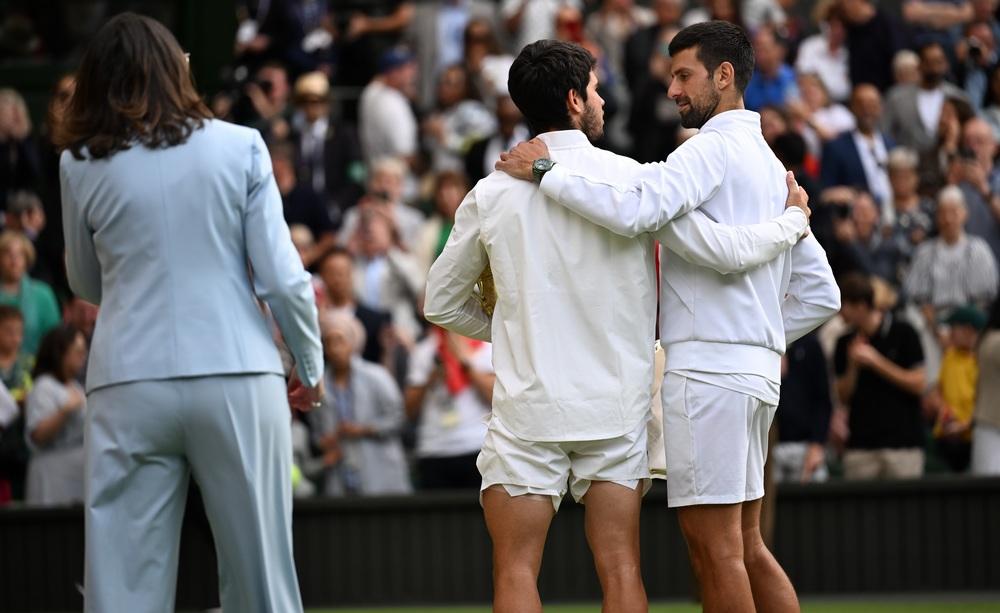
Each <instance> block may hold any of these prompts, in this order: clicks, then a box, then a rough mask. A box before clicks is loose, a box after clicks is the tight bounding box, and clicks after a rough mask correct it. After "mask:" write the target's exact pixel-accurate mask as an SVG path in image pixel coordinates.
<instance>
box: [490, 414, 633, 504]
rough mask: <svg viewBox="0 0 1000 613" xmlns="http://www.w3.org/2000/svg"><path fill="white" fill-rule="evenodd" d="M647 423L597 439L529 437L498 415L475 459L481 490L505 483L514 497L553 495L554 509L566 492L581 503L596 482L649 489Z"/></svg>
mask: <svg viewBox="0 0 1000 613" xmlns="http://www.w3.org/2000/svg"><path fill="white" fill-rule="evenodd" d="M647 438H648V435H647V434H646V422H645V421H643V422H642V423H641V424H639V426H637V427H636V429H635V430H634V431H632V432H630V433H628V434H626V435H624V436H619V437H616V438H610V439H605V440H599V441H572V442H558V443H548V442H538V441H526V440H524V439H521V438H519V437H518V436H517V435H516V434H514V433H513V432H511V431H510V430H508V429H507V427H506V426H504V425H503V423H502V422H501V421H500V420H499V419H498V418H497V416H496V415H494V416H493V417H492V418H491V419H490V424H489V429H488V430H487V432H486V440H484V441H483V448H482V451H480V453H479V457H478V458H477V460H476V466H477V467H478V468H479V473H480V474H481V475H482V476H483V484H482V487H481V488H480V501H481V500H482V494H481V492H482V491H485V490H486V488H489V487H492V486H494V485H499V486H503V488H504V489H505V490H506V491H507V493H508V494H510V495H511V496H523V495H525V494H537V495H542V496H549V497H550V498H551V499H552V506H553V507H554V508H555V510H556V511H558V510H559V504H560V502H562V498H563V496H564V495H565V494H566V491H567V489H568V491H569V492H570V493H571V494H572V495H573V499H574V500H576V501H577V502H581V500H582V499H583V497H584V495H585V494H586V493H587V490H588V489H590V484H591V482H593V481H611V482H613V483H617V484H619V485H622V486H624V487H627V488H629V489H635V488H636V486H638V485H639V484H640V482H642V483H643V493H645V492H646V491H648V490H649V485H650V478H649V460H648V458H647V455H646V449H647Z"/></svg>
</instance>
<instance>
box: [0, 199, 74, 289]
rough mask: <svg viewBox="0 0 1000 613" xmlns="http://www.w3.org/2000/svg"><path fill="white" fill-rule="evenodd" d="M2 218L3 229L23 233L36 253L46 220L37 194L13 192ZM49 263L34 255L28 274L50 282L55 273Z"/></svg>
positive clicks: (60, 265) (60, 264)
mask: <svg viewBox="0 0 1000 613" xmlns="http://www.w3.org/2000/svg"><path fill="white" fill-rule="evenodd" d="M4 220H5V222H4V226H3V227H4V229H6V230H12V231H14V232H19V233H21V234H23V235H25V236H26V237H27V238H28V240H29V241H31V244H32V246H34V247H35V253H36V254H38V252H39V249H38V247H39V237H40V235H41V233H42V231H43V230H44V229H45V222H46V216H45V207H44V206H43V205H42V200H41V199H40V198H39V197H38V195H37V194H35V193H34V192H30V191H27V190H21V191H17V192H14V193H13V194H12V195H11V197H10V199H9V200H8V201H7V210H6V212H5V214H4ZM42 246H44V245H42ZM49 265H50V264H49V262H48V261H46V260H43V259H42V258H40V257H36V258H35V263H34V265H33V266H32V267H31V270H29V271H28V274H30V275H31V276H32V277H34V278H36V279H40V280H42V281H45V282H46V283H50V282H51V281H52V279H53V278H54V277H55V273H54V271H52V270H51V269H50V268H49ZM59 267H60V268H61V267H62V262H59Z"/></svg>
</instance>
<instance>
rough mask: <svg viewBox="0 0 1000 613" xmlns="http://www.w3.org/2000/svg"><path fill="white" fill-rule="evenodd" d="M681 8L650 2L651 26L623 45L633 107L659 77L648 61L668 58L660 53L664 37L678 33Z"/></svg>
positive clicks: (666, 1) (676, 0)
mask: <svg viewBox="0 0 1000 613" xmlns="http://www.w3.org/2000/svg"><path fill="white" fill-rule="evenodd" d="M685 5H686V0H653V2H652V3H651V6H652V9H653V16H654V18H655V21H654V23H653V24H652V25H649V26H646V27H642V28H639V29H637V30H636V31H635V32H634V33H633V34H632V35H631V36H629V37H628V39H627V40H626V41H625V45H624V60H623V72H622V74H623V76H624V77H625V82H626V83H627V85H628V89H629V92H630V97H631V99H632V103H633V104H635V103H636V102H638V101H639V96H640V92H642V91H643V90H644V89H645V87H646V83H647V82H648V81H649V80H650V79H654V78H658V77H659V76H660V71H656V75H655V76H654V75H653V74H652V72H651V71H650V69H649V64H650V61H651V58H654V57H666V58H669V57H670V54H669V53H665V52H664V51H663V46H664V45H663V41H664V34H665V33H666V32H668V31H673V32H676V31H678V30H680V21H681V15H683V14H684V7H685ZM668 44H669V42H668ZM660 159H663V158H660Z"/></svg>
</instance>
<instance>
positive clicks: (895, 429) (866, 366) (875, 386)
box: [834, 274, 925, 479]
mask: <svg viewBox="0 0 1000 613" xmlns="http://www.w3.org/2000/svg"><path fill="white" fill-rule="evenodd" d="M840 290H841V303H842V308H841V316H842V317H843V318H844V321H845V322H846V323H847V324H848V326H850V328H851V330H850V331H849V332H847V333H846V334H844V335H843V336H841V337H840V338H839V339H838V340H837V347H836V350H835V352H834V372H835V373H836V384H837V395H838V397H839V399H840V401H841V402H842V403H843V404H844V405H845V406H847V407H848V410H849V411H850V417H849V420H848V423H849V428H850V435H849V438H848V440H847V450H846V451H845V453H844V476H845V478H847V479H875V478H886V477H888V478H913V477H919V476H920V475H922V474H923V470H924V449H923V445H924V429H923V416H922V412H921V408H920V396H921V395H922V394H923V391H924V385H925V374H924V368H923V361H924V355H923V350H922V349H921V346H920V338H919V337H918V336H917V333H916V331H915V330H914V329H913V327H911V326H910V325H909V324H908V323H906V322H905V321H903V320H902V319H901V318H898V317H896V316H895V315H894V314H893V313H892V312H890V311H888V310H884V309H883V308H881V305H879V306H876V304H875V290H874V288H873V286H872V281H871V279H869V278H868V277H866V276H864V275H857V274H854V275H848V276H845V277H843V278H842V279H841V281H840Z"/></svg>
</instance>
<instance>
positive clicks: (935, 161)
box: [919, 96, 975, 196]
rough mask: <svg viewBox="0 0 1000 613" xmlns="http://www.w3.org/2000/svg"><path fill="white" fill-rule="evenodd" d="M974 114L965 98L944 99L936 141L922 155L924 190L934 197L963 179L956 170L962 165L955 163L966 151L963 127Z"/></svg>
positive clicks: (921, 170)
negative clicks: (963, 145) (963, 149)
mask: <svg viewBox="0 0 1000 613" xmlns="http://www.w3.org/2000/svg"><path fill="white" fill-rule="evenodd" d="M973 117H975V112H974V111H973V110H972V107H971V106H970V105H969V103H968V102H966V101H965V99H964V98H956V97H953V96H949V97H948V98H945V100H944V103H943V104H942V105H941V116H940V118H939V119H938V127H937V143H936V145H935V146H934V147H932V148H931V149H929V150H927V151H925V152H924V153H923V154H921V155H920V168H919V171H920V191H921V193H924V194H927V195H929V196H935V195H937V193H938V192H939V191H941V188H942V187H944V186H945V185H947V184H949V182H952V183H954V182H956V181H958V180H959V179H960V177H959V178H956V177H955V175H954V172H955V171H956V169H958V168H960V167H961V165H959V166H956V162H958V161H960V160H961V159H962V155H963V153H965V152H963V151H962V126H964V125H965V124H966V122H968V121H969V120H970V119H972V118H973ZM966 157H968V156H966ZM949 175H952V176H951V177H949Z"/></svg>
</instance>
